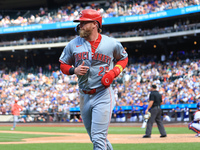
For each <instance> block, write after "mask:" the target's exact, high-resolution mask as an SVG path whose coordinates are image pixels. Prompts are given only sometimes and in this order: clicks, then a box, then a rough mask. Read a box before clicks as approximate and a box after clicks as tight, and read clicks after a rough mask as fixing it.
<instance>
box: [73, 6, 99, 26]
mask: <svg viewBox="0 0 200 150" xmlns="http://www.w3.org/2000/svg"><path fill="white" fill-rule="evenodd" d="M80 21H97V22H98V23H99V26H100V28H101V27H102V16H101V14H100V13H99V12H98V11H96V10H94V9H85V10H82V11H81V13H80V16H79V18H78V19H75V20H74V22H80Z"/></svg>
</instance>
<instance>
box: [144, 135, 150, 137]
mask: <svg viewBox="0 0 200 150" xmlns="http://www.w3.org/2000/svg"><path fill="white" fill-rule="evenodd" d="M143 138H151V136H149V135H144V136H143Z"/></svg>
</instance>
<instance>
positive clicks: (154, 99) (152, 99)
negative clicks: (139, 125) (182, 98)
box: [143, 84, 167, 138]
mask: <svg viewBox="0 0 200 150" xmlns="http://www.w3.org/2000/svg"><path fill="white" fill-rule="evenodd" d="M156 89H157V86H156V85H154V84H153V85H152V86H151V93H150V96H149V105H148V107H147V109H146V111H145V114H147V113H148V111H149V109H150V108H151V110H150V113H151V117H150V118H149V120H148V122H147V128H146V135H144V136H143V138H150V137H151V130H152V127H153V123H154V121H156V123H157V125H158V129H159V131H160V134H161V136H160V137H161V138H162V137H166V136H167V134H166V131H165V128H164V126H163V122H162V120H161V113H162V111H161V108H160V104H161V102H162V95H161V94H160V93H159V92H158V91H157V90H156Z"/></svg>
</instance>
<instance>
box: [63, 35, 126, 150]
mask: <svg viewBox="0 0 200 150" xmlns="http://www.w3.org/2000/svg"><path fill="white" fill-rule="evenodd" d="M127 56H128V54H127V53H126V51H125V50H124V48H123V46H122V45H121V43H120V42H118V41H117V40H115V39H113V38H110V37H108V36H105V35H102V38H101V41H100V43H99V45H98V47H97V49H96V51H95V54H94V55H93V57H92V49H91V45H90V43H89V42H88V41H86V40H85V39H84V38H80V37H77V38H75V39H73V40H72V41H70V42H69V44H68V45H67V46H66V47H65V48H64V50H63V53H62V54H61V56H60V60H61V61H62V62H64V63H66V64H68V65H73V66H74V67H77V66H79V65H81V64H82V61H84V62H85V65H86V66H89V70H88V71H87V73H86V74H85V75H83V76H79V75H78V84H79V88H80V111H81V116H82V118H83V123H84V125H85V128H86V130H87V132H88V134H89V136H90V139H91V141H92V142H93V149H94V150H113V148H112V145H111V144H110V142H109V141H108V139H107V132H108V127H109V123H110V119H111V115H112V110H113V108H114V105H115V98H114V92H113V90H112V88H111V87H108V88H105V87H104V85H102V84H101V79H102V77H103V75H104V74H105V71H106V70H110V69H112V68H113V67H114V65H115V62H117V61H119V60H123V59H125V58H126V57H127ZM92 89H100V90H97V92H96V93H94V94H85V93H84V92H83V90H85V91H89V90H92Z"/></svg>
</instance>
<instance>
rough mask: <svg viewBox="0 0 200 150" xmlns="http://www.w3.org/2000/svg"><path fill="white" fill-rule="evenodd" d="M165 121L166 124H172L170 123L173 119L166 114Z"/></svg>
mask: <svg viewBox="0 0 200 150" xmlns="http://www.w3.org/2000/svg"><path fill="white" fill-rule="evenodd" d="M163 121H164V122H170V121H171V118H170V117H169V116H168V115H167V114H166V113H165V114H164V115H163Z"/></svg>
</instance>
